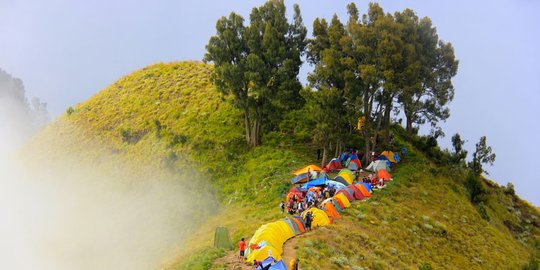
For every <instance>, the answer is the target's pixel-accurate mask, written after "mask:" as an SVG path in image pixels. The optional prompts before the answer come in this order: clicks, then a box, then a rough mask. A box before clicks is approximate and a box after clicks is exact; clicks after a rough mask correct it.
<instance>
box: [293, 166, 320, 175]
mask: <svg viewBox="0 0 540 270" xmlns="http://www.w3.org/2000/svg"><path fill="white" fill-rule="evenodd" d="M308 171H316V172H320V171H322V169H321V167H319V166H317V165H308V166H306V167H304V168H302V169H299V170H297V171H295V172H293V174H294V175H299V174H304V173H307V172H308Z"/></svg>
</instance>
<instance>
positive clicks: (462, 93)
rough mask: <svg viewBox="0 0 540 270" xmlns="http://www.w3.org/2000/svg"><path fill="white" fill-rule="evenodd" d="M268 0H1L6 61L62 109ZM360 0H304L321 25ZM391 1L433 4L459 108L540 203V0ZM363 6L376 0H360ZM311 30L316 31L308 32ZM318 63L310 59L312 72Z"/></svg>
mask: <svg viewBox="0 0 540 270" xmlns="http://www.w3.org/2000/svg"><path fill="white" fill-rule="evenodd" d="M263 2H264V1H240V0H234V1H209V0H199V1H173V0H170V1H166V0H159V1H158V0H154V1H133V0H129V1H127V0H125V1H110V0H107V1H105V0H97V1H72V0H49V1H39V0H34V1H30V0H0V68H2V69H4V70H6V71H7V72H9V73H10V74H12V75H13V76H15V77H19V78H21V79H22V80H23V81H24V83H25V86H26V90H27V92H28V95H29V96H37V97H39V98H41V99H42V100H43V101H46V102H48V104H49V111H50V112H51V113H52V114H53V116H57V115H59V114H61V113H62V112H64V111H65V110H66V108H67V107H69V106H72V105H75V104H77V103H79V102H82V101H84V100H86V99H87V98H89V97H91V96H92V95H94V94H95V93H97V92H98V91H99V90H100V89H103V88H104V87H106V86H107V85H109V84H111V83H113V82H114V81H116V80H117V79H119V78H120V77H121V76H123V75H125V74H128V73H130V72H132V71H134V70H136V69H139V68H141V67H144V66H146V65H149V64H152V63H156V62H169V61H176V60H193V59H195V60H200V59H201V58H202V57H203V55H204V52H205V49H204V46H205V44H206V43H207V42H208V39H209V37H210V36H211V35H212V34H214V33H215V22H216V20H217V19H218V18H219V17H220V16H223V15H227V14H228V13H229V12H231V11H235V12H237V13H240V14H241V15H243V16H244V17H245V18H247V17H248V16H249V11H250V10H251V8H252V7H254V6H259V5H260V4H262V3H263ZM349 2H350V1H337V0H326V1H322V0H306V1H286V3H287V6H288V7H289V9H288V11H289V14H290V13H291V12H290V11H291V7H292V4H293V3H298V4H300V8H301V11H302V15H303V18H304V22H305V24H306V26H308V28H310V29H311V24H312V22H313V20H314V19H315V18H316V17H324V18H331V16H332V15H333V14H334V13H337V14H338V15H339V16H340V18H341V19H342V21H346V12H345V11H346V10H345V6H346V5H347V4H348V3H349ZM380 3H381V6H382V7H383V8H384V9H385V11H387V12H394V11H397V10H403V9H404V8H412V9H413V10H415V11H416V12H417V14H418V15H419V16H421V17H423V16H428V17H430V18H431V19H432V21H433V24H434V25H435V26H436V27H437V30H438V34H439V37H440V38H441V39H443V40H445V41H450V42H452V43H453V45H454V48H455V54H456V56H457V58H458V59H459V61H460V65H459V71H458V75H457V76H456V77H455V78H454V85H455V87H456V95H455V99H454V101H453V103H452V104H451V106H450V107H451V110H452V111H451V113H452V116H451V118H450V119H449V120H448V121H447V122H446V123H444V124H442V126H443V129H444V131H445V133H446V134H447V136H446V138H444V139H442V140H441V144H442V145H444V146H448V145H450V143H449V141H450V137H451V136H452V135H453V134H454V133H456V132H459V133H460V134H461V135H462V138H465V139H467V140H468V143H467V144H466V148H468V149H469V152H472V150H473V148H474V144H475V143H476V142H477V141H478V138H479V137H480V136H482V135H486V136H487V138H488V144H489V145H491V146H492V147H493V150H494V152H495V153H497V161H496V163H495V166H494V167H493V168H489V171H490V172H491V176H492V178H494V179H496V180H497V181H498V182H499V183H501V184H506V183H507V182H508V181H511V182H513V183H514V184H515V186H516V190H517V192H518V194H520V195H521V196H522V197H523V198H525V199H527V200H529V201H531V202H533V203H535V204H536V205H540V177H539V176H538V175H537V172H538V170H535V167H536V165H538V164H540V142H539V141H538V140H537V138H539V135H538V134H540V120H539V119H538V116H539V115H540V106H539V105H537V103H538V102H539V101H540V52H539V48H540V16H539V14H540V2H539V1H536V0H507V1H504V0H503V1H444V2H443V1H380ZM356 4H357V6H358V7H359V9H360V10H361V12H362V13H364V12H365V11H366V9H367V6H368V2H366V1H356ZM309 35H311V33H310V34H309ZM308 71H309V67H306V68H304V69H303V72H302V78H301V79H302V80H304V81H305V76H306V73H307V72H308Z"/></svg>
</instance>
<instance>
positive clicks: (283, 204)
mask: <svg viewBox="0 0 540 270" xmlns="http://www.w3.org/2000/svg"><path fill="white" fill-rule="evenodd" d="M279 208H280V210H281V215H283V213H284V212H285V203H284V202H283V201H281V203H279Z"/></svg>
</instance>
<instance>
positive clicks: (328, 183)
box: [326, 180, 347, 189]
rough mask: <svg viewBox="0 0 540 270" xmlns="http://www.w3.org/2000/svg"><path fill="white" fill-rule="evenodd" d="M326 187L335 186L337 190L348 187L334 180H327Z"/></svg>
mask: <svg viewBox="0 0 540 270" xmlns="http://www.w3.org/2000/svg"><path fill="white" fill-rule="evenodd" d="M343 181H344V182H345V183H347V181H345V180H343ZM326 185H327V186H335V187H336V189H337V188H341V187H346V186H347V185H346V184H344V183H342V182H337V181H334V180H326Z"/></svg>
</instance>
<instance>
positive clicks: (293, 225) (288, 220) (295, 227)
mask: <svg viewBox="0 0 540 270" xmlns="http://www.w3.org/2000/svg"><path fill="white" fill-rule="evenodd" d="M281 220H283V221H285V222H286V223H287V225H289V227H291V229H292V230H293V232H294V234H295V235H299V234H301V233H303V231H302V230H300V227H299V226H298V224H297V223H296V222H295V221H294V219H292V218H290V217H286V218H282V219H281Z"/></svg>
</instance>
